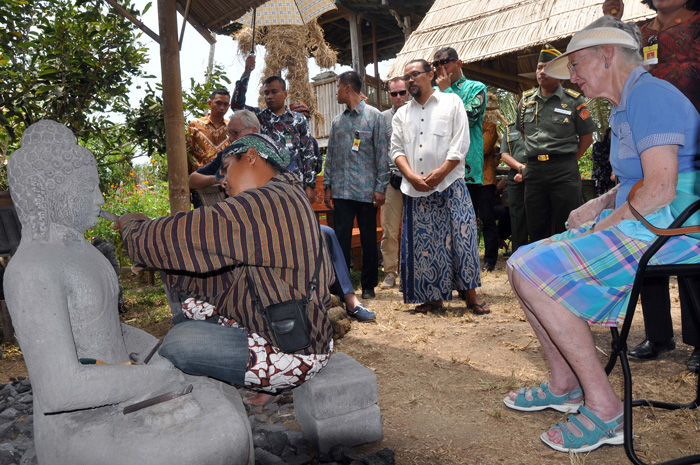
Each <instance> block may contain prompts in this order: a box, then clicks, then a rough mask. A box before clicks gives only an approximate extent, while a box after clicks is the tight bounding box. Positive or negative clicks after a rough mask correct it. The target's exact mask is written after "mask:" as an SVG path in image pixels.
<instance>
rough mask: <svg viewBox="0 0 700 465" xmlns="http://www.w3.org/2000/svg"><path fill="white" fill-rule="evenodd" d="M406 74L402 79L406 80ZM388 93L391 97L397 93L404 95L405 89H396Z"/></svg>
mask: <svg viewBox="0 0 700 465" xmlns="http://www.w3.org/2000/svg"><path fill="white" fill-rule="evenodd" d="M405 77H406V76H404V81H407V80H408V79H405ZM389 95H391V96H392V97H396V96H397V95H406V91H405V90H397V91H396V92H389Z"/></svg>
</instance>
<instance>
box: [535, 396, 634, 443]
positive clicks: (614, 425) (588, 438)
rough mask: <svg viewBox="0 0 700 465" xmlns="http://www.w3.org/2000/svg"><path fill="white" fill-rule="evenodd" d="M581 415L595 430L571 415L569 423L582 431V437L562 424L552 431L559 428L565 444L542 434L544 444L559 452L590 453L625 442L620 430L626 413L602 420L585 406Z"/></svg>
mask: <svg viewBox="0 0 700 465" xmlns="http://www.w3.org/2000/svg"><path fill="white" fill-rule="evenodd" d="M579 413H580V414H581V415H583V416H584V417H586V418H588V419H589V420H590V421H591V423H593V429H588V428H586V426H584V424H583V423H582V422H581V420H579V419H578V418H577V417H575V416H574V415H570V416H569V421H570V422H571V423H573V424H574V425H575V426H576V427H577V428H578V429H579V430H580V431H581V433H582V436H577V435H576V434H575V433H574V432H573V431H572V430H571V428H569V427H568V426H567V425H566V423H563V422H560V423H557V424H556V426H553V427H552V428H551V429H550V431H551V430H552V429H554V428H559V429H560V430H561V434H562V439H563V441H564V444H557V443H556V442H552V441H551V440H550V439H549V436H548V435H547V433H542V435H541V436H540V439H541V440H542V442H544V443H545V444H547V445H548V446H549V447H551V448H552V449H554V450H558V451H559V452H590V451H592V450H595V449H597V448H599V447H600V446H602V445H604V444H609V445H613V446H619V445H620V444H622V443H624V442H625V434H624V432H623V431H622V430H619V429H620V427H621V426H622V423H623V420H624V418H623V417H624V413H621V414H619V415H618V416H617V417H615V418H613V419H612V420H610V421H603V420H601V419H600V418H599V417H598V415H596V414H595V413H593V412H591V411H590V410H588V409H587V408H586V407H584V406H581V407H579ZM615 430H619V431H615Z"/></svg>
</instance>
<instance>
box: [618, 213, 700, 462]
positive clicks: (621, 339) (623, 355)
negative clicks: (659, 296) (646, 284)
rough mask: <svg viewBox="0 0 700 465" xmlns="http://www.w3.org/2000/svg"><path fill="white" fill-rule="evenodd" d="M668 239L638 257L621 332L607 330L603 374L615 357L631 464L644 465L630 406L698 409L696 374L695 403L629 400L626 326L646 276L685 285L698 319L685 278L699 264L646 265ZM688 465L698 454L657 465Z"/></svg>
mask: <svg viewBox="0 0 700 465" xmlns="http://www.w3.org/2000/svg"><path fill="white" fill-rule="evenodd" d="M698 210H700V200H698V201H696V202H694V203H693V204H691V205H690V206H689V207H688V208H686V209H685V210H684V211H683V212H682V213H681V215H680V216H679V217H678V218H676V220H675V221H674V222H673V223H672V224H671V225H670V227H669V228H678V227H680V226H682V225H683V223H685V222H686V220H687V219H688V218H690V216H691V215H692V214H693V213H695V212H696V211H698ZM670 238H671V236H659V238H658V239H656V240H655V241H654V242H653V244H652V245H651V247H649V249H648V250H647V251H646V252H645V253H644V255H642V258H641V259H640V261H639V269H638V270H637V275H636V277H635V279H634V285H633V287H632V294H631V296H630V301H629V304H628V305H627V314H626V316H625V322H624V323H623V324H622V329H621V330H620V331H619V332H618V328H610V331H611V332H612V354H611V355H610V359H609V360H608V364H607V366H606V367H605V371H606V373H608V374H610V372H611V371H612V369H613V368H614V367H615V362H616V361H617V358H618V357H619V358H620V365H621V367H622V375H623V378H624V384H625V387H624V419H625V424H624V432H625V443H624V444H625V452H626V453H627V457H628V458H629V459H630V461H631V462H632V463H634V464H635V465H646V464H645V462H642V461H641V460H640V459H639V457H637V454H636V453H635V452H634V434H633V433H632V407H638V406H646V407H655V408H660V409H666V410H678V409H695V408H697V407H698V406H700V374H699V375H698V384H697V388H696V393H695V400H693V401H691V402H689V403H687V404H674V403H669V402H660V401H655V400H645V399H639V400H634V399H632V374H631V372H630V365H629V361H628V359H627V336H628V335H629V331H630V326H631V325H632V319H633V317H634V311H635V308H636V307H637V300H638V298H639V291H640V289H641V287H642V282H643V281H644V278H646V277H652V276H677V277H678V279H679V280H683V281H685V282H686V285H687V289H689V293H690V300H691V302H690V303H691V304H692V308H693V309H694V310H695V312H696V313H697V317H698V318H700V289H693V287H692V286H691V285H690V283H689V282H688V280H689V279H688V278H689V277H690V276H694V275H700V263H698V264H692V265H648V262H649V260H650V259H651V258H652V257H653V256H654V254H656V252H658V250H659V249H660V248H661V247H662V246H663V245H664V244H665V243H666V242H667V241H668V240H669V239H670ZM690 463H700V455H689V456H686V457H681V458H678V459H674V460H669V461H667V462H663V463H662V464H660V465H681V464H690Z"/></svg>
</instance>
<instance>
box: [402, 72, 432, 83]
mask: <svg viewBox="0 0 700 465" xmlns="http://www.w3.org/2000/svg"><path fill="white" fill-rule="evenodd" d="M429 72H430V71H414V72H412V73H411V74H406V75H405V76H404V77H403V80H404V81H410V80H411V79H413V80H414V81H415V80H416V78H417V77H418V76H420V75H421V74H425V73H429Z"/></svg>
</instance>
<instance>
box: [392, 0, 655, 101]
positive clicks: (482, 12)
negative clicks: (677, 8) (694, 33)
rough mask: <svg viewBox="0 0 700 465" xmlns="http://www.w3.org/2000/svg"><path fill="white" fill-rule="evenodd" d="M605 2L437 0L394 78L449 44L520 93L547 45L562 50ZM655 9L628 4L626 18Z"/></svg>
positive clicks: (493, 80) (483, 73) (471, 67)
mask: <svg viewBox="0 0 700 465" xmlns="http://www.w3.org/2000/svg"><path fill="white" fill-rule="evenodd" d="M602 4H603V2H602V0H524V1H513V0H466V1H465V0H436V1H435V3H434V4H433V6H432V8H431V9H430V11H428V13H427V14H426V15H425V18H424V19H423V21H422V22H421V24H420V26H418V28H417V29H416V30H415V31H414V32H413V34H411V37H410V38H409V39H408V41H407V42H406V45H405V46H404V47H403V49H402V50H401V52H399V54H398V55H397V57H396V61H395V62H394V65H393V66H392V68H391V70H390V71H389V76H390V77H392V76H398V75H401V74H403V70H404V67H405V66H406V63H408V62H409V61H411V60H413V59H417V58H424V59H427V60H429V61H430V60H431V59H432V58H433V54H434V53H435V52H436V51H437V50H438V49H439V48H440V47H444V46H448V45H449V46H451V47H453V48H455V49H456V50H457V53H458V54H459V57H460V58H461V59H462V61H463V62H464V71H465V74H466V75H467V76H468V77H469V78H470V79H477V80H480V81H482V82H485V83H487V84H491V85H495V86H497V87H501V88H504V89H507V90H511V91H514V92H519V91H521V90H523V89H527V88H529V87H533V86H535V85H536V82H535V81H534V80H533V79H532V75H530V73H532V72H533V71H534V70H535V68H536V66H537V55H538V53H539V49H540V48H541V46H542V44H544V43H547V42H550V43H552V44H553V45H554V46H555V47H557V48H558V49H560V50H564V49H565V48H566V44H567V43H568V41H569V39H570V37H571V36H572V35H573V34H574V33H575V32H577V31H579V30H581V29H582V28H583V27H584V26H586V25H587V24H589V23H590V22H592V21H593V20H595V19H596V18H598V17H600V16H601V15H602ZM654 16H655V12H654V11H653V10H651V9H649V8H648V7H647V6H646V5H643V4H642V3H641V2H639V1H634V2H626V3H625V16H624V18H623V19H624V20H625V21H636V22H641V21H644V20H648V19H650V18H653V17H654Z"/></svg>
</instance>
